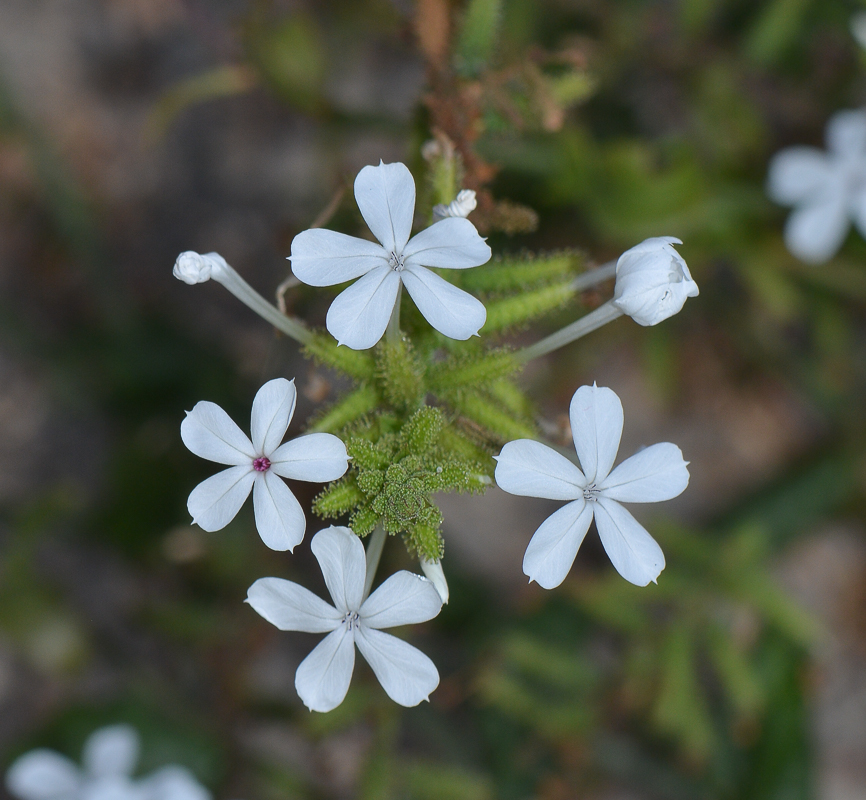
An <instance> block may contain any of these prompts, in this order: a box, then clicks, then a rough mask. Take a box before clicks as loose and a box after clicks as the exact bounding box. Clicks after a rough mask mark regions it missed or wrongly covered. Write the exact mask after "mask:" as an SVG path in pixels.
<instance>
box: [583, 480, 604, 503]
mask: <svg viewBox="0 0 866 800" xmlns="http://www.w3.org/2000/svg"><path fill="white" fill-rule="evenodd" d="M600 494H601V489H599V488H598V487H597V486H596V485H595V484H594V483H591V484H589V486H587V487H585V488H584V490H583V499H584V500H586V501H587V502H589V501H592V502H595V501H596V500H598V496H599V495H600Z"/></svg>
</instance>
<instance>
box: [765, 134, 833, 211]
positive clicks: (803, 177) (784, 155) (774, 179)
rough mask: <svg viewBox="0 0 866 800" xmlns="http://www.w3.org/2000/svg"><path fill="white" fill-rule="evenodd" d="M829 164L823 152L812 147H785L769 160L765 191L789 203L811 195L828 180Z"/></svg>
mask: <svg viewBox="0 0 866 800" xmlns="http://www.w3.org/2000/svg"><path fill="white" fill-rule="evenodd" d="M831 173H832V167H831V165H830V160H829V159H828V158H827V155H826V153H824V152H823V151H821V150H818V149H817V148H816V147H789V148H787V149H785V150H782V151H780V152H778V153H776V155H774V156H773V157H772V158H771V159H770V167H769V171H768V174H767V194H768V195H769V196H770V198H771V199H773V200H775V201H776V202H777V203H781V204H782V205H786V206H792V205H795V204H797V203H799V202H801V201H803V200H807V199H808V198H810V197H813V196H814V195H815V193H816V192H820V191H821V189H822V187H823V186H824V185H825V184H826V183H827V181H828V180H830V177H831Z"/></svg>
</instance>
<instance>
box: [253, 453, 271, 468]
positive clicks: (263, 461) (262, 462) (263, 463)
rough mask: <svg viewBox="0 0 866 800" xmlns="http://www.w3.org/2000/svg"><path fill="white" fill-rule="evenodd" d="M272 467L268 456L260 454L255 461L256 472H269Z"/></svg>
mask: <svg viewBox="0 0 866 800" xmlns="http://www.w3.org/2000/svg"><path fill="white" fill-rule="evenodd" d="M270 468H271V460H270V459H269V458H267V457H266V456H260V457H259V458H257V459H255V460H254V461H253V469H254V470H255V471H256V472H267V471H268V470H269V469H270Z"/></svg>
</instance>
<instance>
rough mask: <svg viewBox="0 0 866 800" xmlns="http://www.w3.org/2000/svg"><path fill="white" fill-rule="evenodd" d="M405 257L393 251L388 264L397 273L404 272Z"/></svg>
mask: <svg viewBox="0 0 866 800" xmlns="http://www.w3.org/2000/svg"><path fill="white" fill-rule="evenodd" d="M403 261H404V258H403V256H398V255H397V254H396V253H395V252H394V251H393V250H392V251H391V256H390V257H389V258H388V264H389V266H390V267H391V269H393V270H394V271H395V272H402V271H403Z"/></svg>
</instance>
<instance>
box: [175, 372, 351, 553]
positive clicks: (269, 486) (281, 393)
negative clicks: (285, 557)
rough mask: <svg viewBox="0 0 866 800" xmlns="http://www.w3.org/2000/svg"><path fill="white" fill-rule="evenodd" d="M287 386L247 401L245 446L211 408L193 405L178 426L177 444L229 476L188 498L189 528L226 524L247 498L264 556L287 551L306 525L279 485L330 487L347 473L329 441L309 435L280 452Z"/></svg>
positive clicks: (276, 383) (339, 449)
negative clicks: (249, 414)
mask: <svg viewBox="0 0 866 800" xmlns="http://www.w3.org/2000/svg"><path fill="white" fill-rule="evenodd" d="M296 399H297V392H296V390H295V382H294V380H291V381H287V380H286V379H285V378H276V379H274V380H272V381H268V382H267V383H266V384H265V385H264V386H262V388H261V389H259V391H258V392H257V393H256V396H255V399H254V400H253V411H252V424H251V433H252V440H250V438H248V437H247V436H246V434H244V432H243V431H242V430H241V429H240V428H239V427H238V426H237V425H236V424H235V423H234V422H233V421H232V419H231V417H229V415H228V414H226V412H225V411H223V409H222V408H220V407H219V406H218V405H216V403H210V402H207V401H203V402H200V403H196V404H195V407H194V408H193V410H192V411H188V412H187V415H186V418H185V419H184V421H183V423H182V424H181V426H180V435H181V438H182V439H183V443H184V444H185V445H186V446H187V447H188V448H189V449H190V450H192V452H193V453H195V454H196V455H197V456H201V457H202V458H206V459H208V461H215V462H216V463H217V464H227V465H229V468H228V469H226V470H223V471H222V472H218V473H217V474H216V475H214V476H213V477H211V478H208V479H207V480H206V481H202V483H200V484H199V485H198V486H196V487H195V489H193V490H192V493H191V494H190V496H189V501H188V502H187V508H188V509H189V513H190V514H191V515H192V518H193V521H194V522H195V523H196V524H197V525H199V526H200V527H202V528H203V529H204V530H206V531H218V530H220V529H221V528H224V527H225V526H226V525H228V524H229V522H231V521H232V520H233V519H234V517H235V515H236V514H237V513H238V511H239V510H240V507H241V506H242V505H243V504H244V501H245V500H246V499H247V497H249V494H250V490H252V492H253V509H254V511H255V517H256V528H257V529H258V532H259V535H260V536H261V537H262V541H263V542H264V543H265V544H266V545H267V546H268V547H270V548H271V549H272V550H292V549H293V548H294V547H295V545H296V544H299V543H300V542H301V540H302V539H303V538H304V531H305V530H306V527H307V523H306V519H305V518H304V512H303V510H302V509H301V505H300V503H298V501H297V499H296V498H295V496H294V494H292V492H291V490H290V489H289V487H288V486H286V484H285V483H283V481H281V480H280V477H283V478H291V479H294V480H301V481H315V482H317V483H324V482H325V481H332V480H336V479H337V478H339V477H341V476H342V475H343V474H344V473H345V472H346V469H348V466H349V461H348V455H347V454H346V446H345V445H344V444H343V442H341V441H340V440H339V439H338V438H337V437H336V436H332V435H331V434H330V433H310V434H307V435H306V436H300V437H298V438H297V439H292V440H291V441H288V442H286V443H285V444H280V442H282V440H283V436H285V435H286V430H287V429H288V427H289V422H291V419H292V414H294V411H295V402H296Z"/></svg>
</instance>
